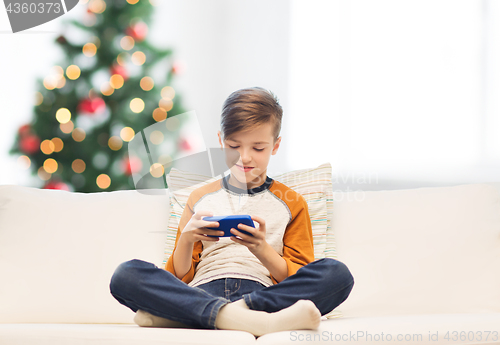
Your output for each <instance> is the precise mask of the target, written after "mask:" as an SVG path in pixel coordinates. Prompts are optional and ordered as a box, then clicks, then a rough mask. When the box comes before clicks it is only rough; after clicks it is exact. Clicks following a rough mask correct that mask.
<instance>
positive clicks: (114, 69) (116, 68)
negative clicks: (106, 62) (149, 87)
mask: <svg viewBox="0 0 500 345" xmlns="http://www.w3.org/2000/svg"><path fill="white" fill-rule="evenodd" d="M109 73H110V74H111V75H113V74H119V75H121V76H122V77H123V80H127V79H128V72H127V69H126V68H125V67H123V66H122V65H118V64H114V65H113V66H111V68H110V69H109Z"/></svg>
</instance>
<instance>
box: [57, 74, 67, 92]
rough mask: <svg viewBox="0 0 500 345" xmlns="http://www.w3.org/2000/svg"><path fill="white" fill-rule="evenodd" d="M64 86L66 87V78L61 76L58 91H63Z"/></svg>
mask: <svg viewBox="0 0 500 345" xmlns="http://www.w3.org/2000/svg"><path fill="white" fill-rule="evenodd" d="M64 85H66V78H64V76H61V77H60V78H59V80H58V81H57V86H56V87H57V88H58V89H61V88H63V87H64Z"/></svg>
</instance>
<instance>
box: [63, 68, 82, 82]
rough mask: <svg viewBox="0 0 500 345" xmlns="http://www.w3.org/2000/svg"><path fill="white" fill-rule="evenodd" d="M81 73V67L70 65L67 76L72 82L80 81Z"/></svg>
mask: <svg viewBox="0 0 500 345" xmlns="http://www.w3.org/2000/svg"><path fill="white" fill-rule="evenodd" d="M80 73H81V71H80V67H78V66H77V65H69V66H68V68H66V75H67V76H68V78H69V79H71V80H76V79H78V78H79V77H80Z"/></svg>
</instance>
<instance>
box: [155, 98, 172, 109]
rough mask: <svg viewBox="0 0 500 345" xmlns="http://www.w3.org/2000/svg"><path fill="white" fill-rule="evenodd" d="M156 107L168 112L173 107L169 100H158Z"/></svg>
mask: <svg viewBox="0 0 500 345" xmlns="http://www.w3.org/2000/svg"><path fill="white" fill-rule="evenodd" d="M158 105H159V106H160V108H163V109H165V111H170V110H172V108H173V107H174V102H172V100H171V99H165V98H162V99H160V102H159V103H158Z"/></svg>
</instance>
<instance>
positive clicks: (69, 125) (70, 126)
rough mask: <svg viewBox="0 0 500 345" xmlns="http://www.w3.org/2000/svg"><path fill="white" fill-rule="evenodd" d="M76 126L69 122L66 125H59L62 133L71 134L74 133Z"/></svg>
mask: <svg viewBox="0 0 500 345" xmlns="http://www.w3.org/2000/svg"><path fill="white" fill-rule="evenodd" d="M74 127H75V125H74V124H73V121H68V122H66V123H61V124H60V125H59V128H60V129H61V132H63V133H66V134H69V133H71V132H72V131H73V128H74Z"/></svg>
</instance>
